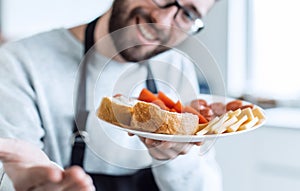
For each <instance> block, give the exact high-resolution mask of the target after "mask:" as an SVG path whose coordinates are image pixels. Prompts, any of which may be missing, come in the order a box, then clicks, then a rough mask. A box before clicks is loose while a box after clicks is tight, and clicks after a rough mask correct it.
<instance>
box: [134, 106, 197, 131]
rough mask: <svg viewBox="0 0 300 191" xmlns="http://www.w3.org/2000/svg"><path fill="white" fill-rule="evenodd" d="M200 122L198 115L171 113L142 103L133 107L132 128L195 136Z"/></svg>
mask: <svg viewBox="0 0 300 191" xmlns="http://www.w3.org/2000/svg"><path fill="white" fill-rule="evenodd" d="M198 121H199V118H198V116H197V115H194V114H191V113H176V112H169V111H165V110H162V109H160V108H159V107H158V106H156V105H154V104H151V103H147V102H142V101H140V102H137V103H136V104H135V105H134V106H133V115H132V120H131V123H130V127H131V128H134V129H138V130H142V131H147V132H155V133H162V134H171V135H193V134H195V133H196V132H197V130H198Z"/></svg>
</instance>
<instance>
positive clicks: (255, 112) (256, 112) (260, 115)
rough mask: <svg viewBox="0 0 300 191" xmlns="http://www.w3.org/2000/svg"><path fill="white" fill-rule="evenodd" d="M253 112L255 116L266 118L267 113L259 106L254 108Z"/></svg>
mask: <svg viewBox="0 0 300 191" xmlns="http://www.w3.org/2000/svg"><path fill="white" fill-rule="evenodd" d="M252 113H253V115H254V116H255V117H258V119H260V120H261V119H265V118H266V117H265V114H264V113H263V112H262V111H261V109H259V108H258V107H256V108H253V109H252Z"/></svg>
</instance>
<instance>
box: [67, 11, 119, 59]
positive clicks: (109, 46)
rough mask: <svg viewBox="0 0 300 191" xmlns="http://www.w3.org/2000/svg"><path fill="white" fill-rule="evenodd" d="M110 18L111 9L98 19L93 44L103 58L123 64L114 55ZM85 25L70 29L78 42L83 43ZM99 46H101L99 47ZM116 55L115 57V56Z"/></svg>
mask: <svg viewBox="0 0 300 191" xmlns="http://www.w3.org/2000/svg"><path fill="white" fill-rule="evenodd" d="M110 16H111V9H110V10H108V11H107V12H106V13H105V14H104V15H102V16H101V18H99V19H98V21H97V24H96V27H95V33H94V34H95V36H94V38H95V42H96V44H98V45H99V46H96V48H97V50H98V52H99V53H100V54H102V55H103V56H106V57H108V58H113V59H114V60H116V61H119V62H124V59H123V58H122V57H121V56H120V55H117V54H116V48H115V47H114V43H113V40H112V39H111V36H110V35H109V28H108V26H109V19H110ZM86 27H87V24H84V25H80V26H76V27H73V28H70V29H69V31H70V32H71V33H72V34H73V35H74V36H75V38H77V39H78V40H79V41H80V42H82V43H83V42H84V39H85V29H86ZM101 45H103V46H104V48H103V46H102V47H101ZM115 55H117V56H115Z"/></svg>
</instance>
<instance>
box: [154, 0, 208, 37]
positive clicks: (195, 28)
mask: <svg viewBox="0 0 300 191" xmlns="http://www.w3.org/2000/svg"><path fill="white" fill-rule="evenodd" d="M152 1H153V2H154V4H155V5H156V6H157V7H159V8H160V9H166V8H169V7H171V6H176V7H177V12H176V13H175V15H174V18H173V19H174V21H175V23H176V24H177V26H178V27H179V28H181V29H182V27H181V26H180V23H178V22H177V21H176V17H177V15H178V13H179V11H180V10H182V11H183V13H184V15H186V16H187V17H188V19H190V20H191V21H192V22H193V25H192V26H191V27H190V29H189V30H188V31H185V32H187V33H188V34H189V35H194V34H197V33H199V32H200V31H201V30H202V29H203V28H204V22H203V21H202V19H201V18H200V17H199V16H197V15H195V14H194V13H193V12H191V11H189V10H188V8H186V7H185V6H182V5H181V4H180V3H179V2H178V0H174V2H171V3H167V4H166V5H161V3H158V2H157V1H156V0H152ZM182 30H185V29H182Z"/></svg>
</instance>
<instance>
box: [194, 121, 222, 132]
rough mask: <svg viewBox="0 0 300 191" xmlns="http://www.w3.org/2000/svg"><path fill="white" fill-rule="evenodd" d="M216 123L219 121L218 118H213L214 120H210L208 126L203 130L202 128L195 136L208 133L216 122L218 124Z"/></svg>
mask: <svg viewBox="0 0 300 191" xmlns="http://www.w3.org/2000/svg"><path fill="white" fill-rule="evenodd" d="M218 121H219V117H215V118H214V119H212V120H211V121H210V122H209V123H208V125H207V126H206V127H205V128H203V129H202V130H200V131H198V132H197V133H196V135H205V134H206V133H208V132H209V131H210V129H211V126H212V125H214V124H215V123H216V122H218Z"/></svg>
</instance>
